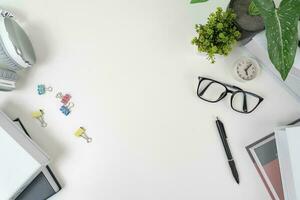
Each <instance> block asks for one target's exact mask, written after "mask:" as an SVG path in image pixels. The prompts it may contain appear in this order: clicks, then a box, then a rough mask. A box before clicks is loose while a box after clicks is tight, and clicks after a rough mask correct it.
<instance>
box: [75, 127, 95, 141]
mask: <svg viewBox="0 0 300 200" xmlns="http://www.w3.org/2000/svg"><path fill="white" fill-rule="evenodd" d="M74 135H75V136H76V137H82V138H84V139H85V140H86V142H87V143H90V142H92V140H93V139H92V138H91V137H89V136H88V135H87V134H86V130H85V128H83V127H80V128H79V129H78V130H77V131H76V132H75V133H74Z"/></svg>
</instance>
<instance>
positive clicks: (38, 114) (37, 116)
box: [31, 109, 47, 128]
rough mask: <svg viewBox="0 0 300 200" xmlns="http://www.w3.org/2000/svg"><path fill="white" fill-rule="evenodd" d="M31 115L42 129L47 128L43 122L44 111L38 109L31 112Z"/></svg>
mask: <svg viewBox="0 0 300 200" xmlns="http://www.w3.org/2000/svg"><path fill="white" fill-rule="evenodd" d="M31 115H32V117H33V118H35V119H37V120H39V122H40V123H41V126H42V127H44V128H45V127H47V123H46V122H45V120H44V111H43V110H41V109H40V110H38V111H36V112H33V113H32V114H31Z"/></svg>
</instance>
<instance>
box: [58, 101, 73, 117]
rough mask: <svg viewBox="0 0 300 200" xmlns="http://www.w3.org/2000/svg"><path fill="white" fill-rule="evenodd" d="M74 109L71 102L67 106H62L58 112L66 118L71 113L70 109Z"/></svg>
mask: <svg viewBox="0 0 300 200" xmlns="http://www.w3.org/2000/svg"><path fill="white" fill-rule="evenodd" d="M73 107H74V103H73V102H69V103H68V104H67V105H62V106H61V107H60V111H61V112H62V113H63V114H64V115H65V116H68V115H69V114H70V113H71V108H73Z"/></svg>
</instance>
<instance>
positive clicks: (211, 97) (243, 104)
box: [197, 77, 264, 114]
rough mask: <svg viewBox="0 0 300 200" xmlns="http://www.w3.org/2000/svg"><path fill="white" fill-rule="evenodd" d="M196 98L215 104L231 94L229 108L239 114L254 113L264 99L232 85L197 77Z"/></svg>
mask: <svg viewBox="0 0 300 200" xmlns="http://www.w3.org/2000/svg"><path fill="white" fill-rule="evenodd" d="M198 79H199V84H198V88H197V96H198V97H199V98H200V99H202V100H204V101H207V102H210V103H216V102H218V101H221V100H222V99H224V98H225V97H226V95H227V94H228V93H231V101H230V104H231V108H232V109H233V110H235V111H237V112H239V113H244V114H248V113H251V112H252V111H254V110H255V109H256V108H257V106H258V105H259V104H260V103H261V102H262V101H263V100H264V98H262V97H260V96H258V95H257V94H254V93H251V92H247V91H244V90H242V89H241V88H239V87H236V86H234V85H229V84H225V83H222V82H219V81H216V80H213V79H210V78H205V77H198Z"/></svg>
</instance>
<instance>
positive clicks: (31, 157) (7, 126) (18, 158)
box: [0, 112, 49, 200]
mask: <svg viewBox="0 0 300 200" xmlns="http://www.w3.org/2000/svg"><path fill="white" fill-rule="evenodd" d="M20 132H21V133H20ZM47 164H49V158H48V157H47V155H46V154H45V153H44V152H43V151H41V149H40V148H39V147H38V146H37V145H36V144H35V143H34V142H33V141H32V140H31V139H30V138H29V137H27V136H26V135H24V134H23V133H22V130H21V129H20V128H19V127H18V126H17V125H15V124H14V123H13V122H12V121H11V120H10V119H9V118H8V117H7V116H6V115H5V114H4V113H3V112H0V199H1V200H10V199H14V198H15V197H16V196H17V195H18V194H20V192H22V191H23V189H25V188H26V186H27V185H28V184H29V183H30V182H31V181H32V180H33V179H34V178H35V177H36V176H37V175H38V174H39V173H40V172H41V170H42V169H43V168H44V167H45V166H46V165H47Z"/></svg>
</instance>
